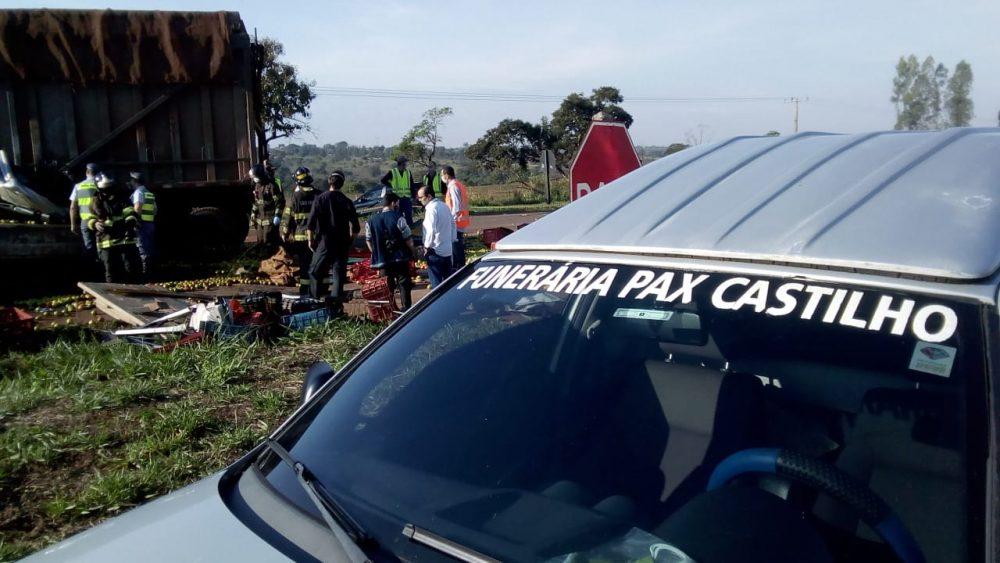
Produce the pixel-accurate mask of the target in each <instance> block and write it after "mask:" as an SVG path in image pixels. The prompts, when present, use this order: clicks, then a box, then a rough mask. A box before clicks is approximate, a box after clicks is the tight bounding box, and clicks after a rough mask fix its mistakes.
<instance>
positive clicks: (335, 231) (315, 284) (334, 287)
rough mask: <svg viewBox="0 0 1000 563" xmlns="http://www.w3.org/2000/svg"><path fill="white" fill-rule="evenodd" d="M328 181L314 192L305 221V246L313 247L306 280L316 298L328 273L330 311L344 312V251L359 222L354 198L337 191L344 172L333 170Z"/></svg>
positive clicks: (352, 238) (345, 264) (322, 289)
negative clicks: (352, 199)
mask: <svg viewBox="0 0 1000 563" xmlns="http://www.w3.org/2000/svg"><path fill="white" fill-rule="evenodd" d="M329 181H330V189H329V190H327V191H325V192H323V193H321V194H320V195H318V196H316V201H315V202H313V207H312V212H311V213H310V214H309V220H308V222H307V224H306V228H307V230H306V233H307V237H308V242H309V248H310V249H312V251H313V256H312V263H311V264H310V265H309V281H310V282H311V284H310V289H311V291H312V297H313V299H320V298H321V297H326V295H324V294H325V293H326V292H325V289H326V288H325V287H324V286H325V282H326V280H327V276H330V278H329V279H330V293H329V298H330V299H329V301H330V312H331V313H333V314H340V313H343V312H344V284H345V283H346V282H347V255H348V253H350V251H351V245H353V244H354V237H356V236H357V235H358V233H359V232H360V231H361V225H360V224H359V223H358V212H357V210H355V209H354V202H352V201H351V198H349V197H347V196H346V195H344V192H342V191H340V190H341V188H343V187H344V173H343V172H341V171H340V170H334V171H333V173H332V174H330V180H329ZM331 266H332V269H333V271H332V272H331V271H330V270H331Z"/></svg>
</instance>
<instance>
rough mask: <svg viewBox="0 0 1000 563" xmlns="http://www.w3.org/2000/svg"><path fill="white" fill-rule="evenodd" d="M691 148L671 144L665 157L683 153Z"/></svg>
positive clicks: (681, 144) (679, 144)
mask: <svg viewBox="0 0 1000 563" xmlns="http://www.w3.org/2000/svg"><path fill="white" fill-rule="evenodd" d="M689 147H690V145H686V144H684V143H670V146H668V147H667V152H666V154H665V155H664V156H666V155H668V154H674V153H675V152H681V151H682V150H684V149H686V148H689Z"/></svg>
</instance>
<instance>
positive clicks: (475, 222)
mask: <svg viewBox="0 0 1000 563" xmlns="http://www.w3.org/2000/svg"><path fill="white" fill-rule="evenodd" d="M545 215H546V214H545V213H511V214H508V215H473V216H472V226H471V227H470V230H471V231H472V232H476V233H478V232H479V231H482V230H483V229H492V228H495V227H507V228H508V229H513V228H515V227H517V226H518V225H523V224H524V223H532V222H534V221H537V220H539V219H541V218H542V217H544V216H545Z"/></svg>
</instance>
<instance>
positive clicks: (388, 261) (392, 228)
mask: <svg viewBox="0 0 1000 563" xmlns="http://www.w3.org/2000/svg"><path fill="white" fill-rule="evenodd" d="M410 235H411V233H410V226H409V225H408V224H407V223H406V219H405V218H404V217H403V214H402V213H400V211H399V196H397V195H396V194H395V193H393V192H389V193H387V194H385V199H384V203H383V207H382V211H381V212H380V213H376V214H375V215H372V217H371V218H370V219H368V222H367V223H365V242H366V243H367V244H368V250H371V252H372V267H373V268H378V269H380V270H382V271H383V272H384V273H385V277H386V278H388V281H389V291H393V292H395V291H396V288H399V299H400V302H401V305H402V307H401V308H402V310H404V311H405V310H407V309H409V308H410V304H411V303H412V302H413V301H412V298H411V297H410V291H411V290H412V289H413V280H412V279H411V278H410V259H411V258H412V257H413V256H415V255H416V252H415V251H414V248H413V239H412V238H411V237H410Z"/></svg>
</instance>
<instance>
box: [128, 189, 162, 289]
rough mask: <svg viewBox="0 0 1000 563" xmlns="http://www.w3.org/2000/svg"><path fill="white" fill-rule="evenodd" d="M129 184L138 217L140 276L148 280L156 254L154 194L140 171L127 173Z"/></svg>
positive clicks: (137, 243)
mask: <svg viewBox="0 0 1000 563" xmlns="http://www.w3.org/2000/svg"><path fill="white" fill-rule="evenodd" d="M129 186H131V188H132V197H131V200H132V210H133V211H134V212H135V216H136V217H138V232H137V233H136V234H137V235H138V236H137V238H136V248H137V249H138V251H139V259H140V261H141V263H142V277H143V279H146V280H148V279H149V277H150V276H151V275H152V274H153V263H154V262H153V260H154V259H155V256H156V246H155V240H154V239H155V236H156V195H155V194H153V192H151V191H149V188H147V187H146V179H145V177H144V176H143V174H142V172H138V171H132V172H131V173H129Z"/></svg>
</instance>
